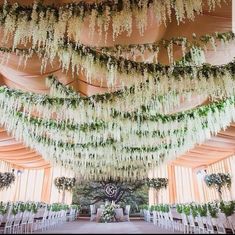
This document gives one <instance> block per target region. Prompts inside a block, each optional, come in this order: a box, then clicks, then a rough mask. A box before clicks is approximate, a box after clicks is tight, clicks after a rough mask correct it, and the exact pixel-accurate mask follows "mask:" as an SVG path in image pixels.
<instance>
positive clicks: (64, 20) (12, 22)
mask: <svg viewBox="0 0 235 235" xmlns="http://www.w3.org/2000/svg"><path fill="white" fill-rule="evenodd" d="M221 3H222V0H198V1H188V0H165V1H161V0H147V1H143V0H119V1H116V2H115V3H114V2H113V1H104V2H100V3H87V2H85V1H82V2H79V3H68V4H64V5H62V6H60V7H56V6H55V5H44V4H42V3H41V2H40V1H35V2H34V4H33V5H28V6H23V5H19V4H18V3H15V4H12V5H11V4H9V3H8V2H7V1H5V3H4V4H3V5H2V6H1V8H0V22H1V25H2V26H3V27H4V40H6V41H8V39H9V38H10V37H11V36H12V35H13V48H15V47H16V46H17V45H19V44H25V45H26V44H27V43H28V42H30V41H31V39H32V47H33V48H36V47H40V46H43V47H46V46H47V45H48V43H49V44H50V43H51V41H53V44H54V45H55V46H57V45H58V44H59V43H60V42H61V40H62V41H63V39H64V36H65V35H67V37H68V38H69V39H73V40H75V42H76V43H79V38H80V34H81V26H82V24H83V23H84V20H85V19H86V18H88V19H89V29H90V32H89V33H90V36H91V37H92V36H93V35H94V31H95V27H98V31H99V34H100V37H101V35H102V34H105V35H106V37H105V38H107V32H108V29H109V27H110V26H112V29H113V40H115V38H116V37H117V36H118V35H119V34H120V33H122V32H127V34H128V35H130V34H131V32H132V25H133V18H135V19H136V20H135V21H136V25H137V28H138V30H139V33H140V34H141V35H143V34H144V31H145V29H146V27H147V14H148V9H149V8H151V10H152V11H153V14H154V16H155V17H156V19H157V20H158V21H159V23H165V24H166V23H167V21H168V20H169V21H170V20H171V18H172V14H173V13H175V17H176V18H177V21H178V23H179V22H181V21H184V20H185V19H186V18H188V19H191V20H193V19H194V17H195V15H198V14H201V13H202V8H203V6H205V5H206V6H207V5H208V6H209V10H211V11H212V10H214V9H215V7H216V6H217V5H220V4H221ZM39 32H40V33H39ZM48 35H49V37H48Z"/></svg>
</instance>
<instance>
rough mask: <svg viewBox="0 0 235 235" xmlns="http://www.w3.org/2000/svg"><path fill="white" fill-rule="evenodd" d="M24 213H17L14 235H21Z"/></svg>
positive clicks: (13, 228)
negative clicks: (19, 234)
mask: <svg viewBox="0 0 235 235" xmlns="http://www.w3.org/2000/svg"><path fill="white" fill-rule="evenodd" d="M22 216H23V213H22V212H20V213H17V214H16V216H15V219H14V223H13V227H12V233H20V222H21V220H22Z"/></svg>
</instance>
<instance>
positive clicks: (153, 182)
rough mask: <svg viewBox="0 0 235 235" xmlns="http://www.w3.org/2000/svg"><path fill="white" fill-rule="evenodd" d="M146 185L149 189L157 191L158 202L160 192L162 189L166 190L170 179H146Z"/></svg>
mask: <svg viewBox="0 0 235 235" xmlns="http://www.w3.org/2000/svg"><path fill="white" fill-rule="evenodd" d="M146 184H147V186H148V187H149V188H153V189H155V192H156V200H157V202H158V194H159V190H160V189H162V188H166V187H167V185H168V179H167V178H152V179H149V178H147V179H146Z"/></svg>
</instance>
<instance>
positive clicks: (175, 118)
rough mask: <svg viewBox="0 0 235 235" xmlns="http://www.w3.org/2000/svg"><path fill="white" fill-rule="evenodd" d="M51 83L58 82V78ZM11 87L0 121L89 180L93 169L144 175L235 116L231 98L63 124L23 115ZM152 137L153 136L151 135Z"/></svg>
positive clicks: (46, 157)
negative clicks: (184, 108) (166, 111)
mask: <svg viewBox="0 0 235 235" xmlns="http://www.w3.org/2000/svg"><path fill="white" fill-rule="evenodd" d="M51 84H55V81H54V82H53V79H52V81H51ZM4 89H6V88H4V87H2V91H4ZM53 89H59V90H60V89H62V86H55V87H54V88H53ZM63 89H64V90H66V89H67V88H65V87H64V88H63ZM7 91H8V93H7V96H6V97H5V98H4V99H2V101H1V108H2V111H1V115H0V116H1V118H0V122H1V124H2V125H4V126H5V128H6V129H7V130H8V131H9V132H11V134H13V136H14V137H16V139H17V140H21V141H23V142H24V143H25V144H26V145H27V146H29V147H31V148H34V149H36V150H37V151H38V152H39V153H40V154H42V156H43V157H44V158H45V159H48V160H50V161H51V162H54V163H60V164H63V165H65V166H68V167H71V168H73V169H74V170H75V169H79V172H80V173H81V174H83V175H85V177H86V178H92V177H93V174H94V173H95V174H97V177H99V176H101V175H102V174H105V175H106V177H109V176H110V174H111V175H113V174H116V177H118V176H120V175H121V176H122V177H127V178H128V177H129V176H130V174H131V176H132V178H133V179H135V178H143V177H144V175H145V174H146V170H147V169H149V168H152V167H153V166H156V165H158V164H160V163H161V162H163V161H166V160H167V159H173V158H174V157H176V156H177V155H179V154H182V153H184V152H185V151H187V150H189V149H190V148H192V147H193V146H194V145H195V144H196V143H201V142H202V141H204V140H205V139H206V138H209V137H210V136H211V134H216V133H217V132H218V131H220V130H221V128H223V129H224V128H226V127H227V125H229V123H230V122H231V121H233V120H235V110H234V103H235V99H234V97H230V98H227V99H225V100H221V101H216V102H214V103H211V104H209V105H206V106H202V107H198V108H196V109H193V110H189V111H186V112H179V113H176V114H172V115H162V114H155V115H152V114H151V113H149V112H148V110H141V113H138V112H132V113H123V114H122V113H118V112H114V113H113V115H111V116H110V118H109V120H102V119H97V120H95V121H94V120H93V121H91V122H90V121H89V120H87V122H84V123H82V124H74V123H69V122H68V121H66V122H64V121H63V122H61V121H59V122H58V121H56V120H53V119H41V118H39V117H33V116H31V113H28V112H26V111H25V112H23V113H22V112H21V108H22V107H21V106H20V107H19V108H17V104H16V100H11V94H12V93H15V92H16V93H18V91H15V90H9V89H7ZM21 93H22V94H23V95H24V93H23V92H21ZM58 93H59V92H58ZM65 93H66V92H65ZM19 94H20V93H18V95H17V96H18V98H20V95H19ZM9 99H10V101H9ZM29 102H30V99H27V103H29ZM12 105H13V106H12ZM14 105H16V106H14ZM36 108H37V106H35V110H36ZM149 130H151V131H149ZM148 135H149V137H150V138H146V136H148ZM156 137H157V138H156ZM146 140H148V141H146ZM115 170H116V171H115ZM128 170H129V171H128ZM114 171H115V173H114ZM123 171H126V174H123ZM99 173H100V174H99ZM101 173H102V174H101ZM114 177H115V176H114Z"/></svg>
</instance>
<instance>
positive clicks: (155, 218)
mask: <svg viewBox="0 0 235 235" xmlns="http://www.w3.org/2000/svg"><path fill="white" fill-rule="evenodd" d="M157 223H158V216H157V212H156V211H153V224H154V225H156V224H157Z"/></svg>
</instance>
